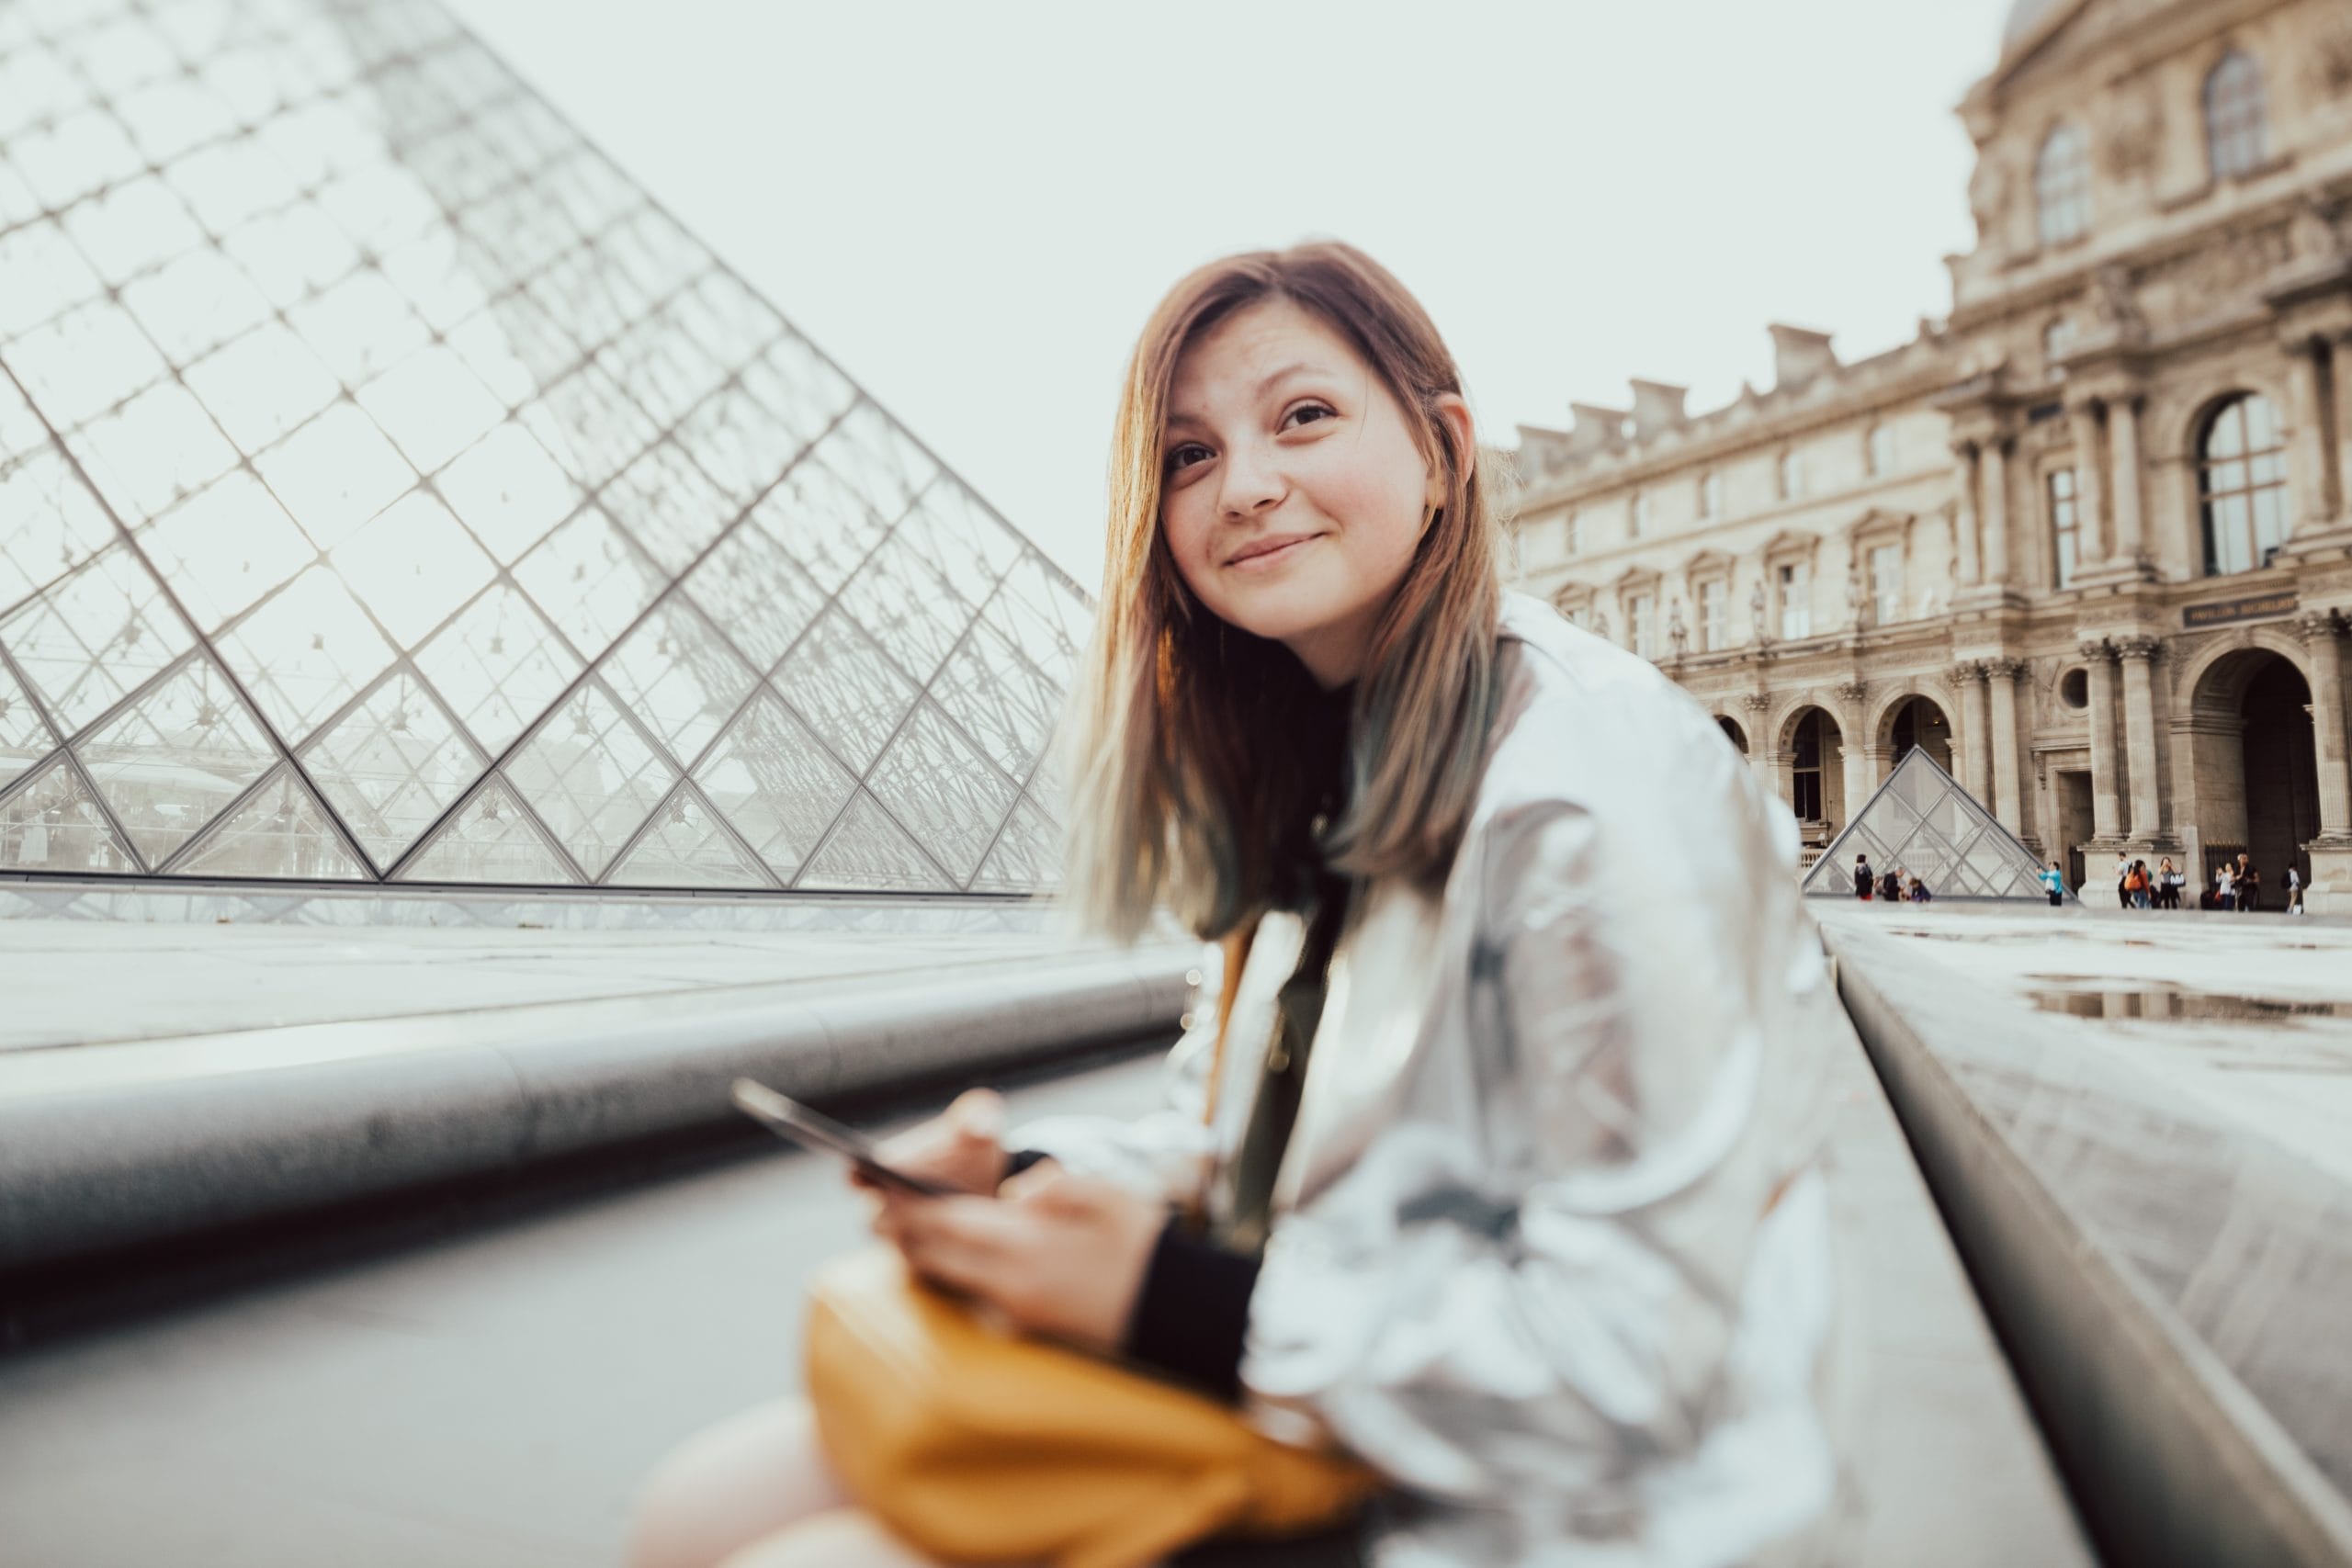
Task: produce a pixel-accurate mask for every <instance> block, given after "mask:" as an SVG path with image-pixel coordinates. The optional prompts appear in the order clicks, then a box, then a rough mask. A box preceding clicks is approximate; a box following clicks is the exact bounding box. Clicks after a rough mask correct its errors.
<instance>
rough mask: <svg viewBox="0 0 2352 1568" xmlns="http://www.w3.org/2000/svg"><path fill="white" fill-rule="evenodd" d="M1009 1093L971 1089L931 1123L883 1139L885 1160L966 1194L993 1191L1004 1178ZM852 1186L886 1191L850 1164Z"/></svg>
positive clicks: (884, 1161)
mask: <svg viewBox="0 0 2352 1568" xmlns="http://www.w3.org/2000/svg"><path fill="white" fill-rule="evenodd" d="M1003 1139H1004V1097H1003V1096H1002V1095H1001V1094H999V1093H997V1092H996V1091H995V1090H994V1089H966V1090H965V1091H964V1092H963V1093H962V1094H959V1095H957V1096H956V1102H955V1103H954V1104H953V1105H950V1106H949V1107H948V1108H947V1109H946V1110H944V1111H941V1112H940V1113H939V1114H938V1115H936V1116H934V1117H933V1118H932V1119H931V1120H930V1121H928V1122H920V1123H918V1124H916V1125H915V1126H912V1127H910V1128H908V1129H907V1130H906V1131H905V1132H903V1133H899V1134H895V1135H893V1136H891V1137H888V1138H885V1139H883V1140H882V1142H881V1143H880V1144H879V1145H876V1148H877V1150H878V1152H879V1153H880V1154H881V1156H882V1161H883V1163H884V1164H886V1165H888V1166H889V1167H891V1168H893V1169H896V1170H903V1171H905V1172H906V1173H907V1174H908V1175H910V1176H920V1177H924V1178H927V1179H930V1180H933V1181H944V1182H945V1183H946V1184H947V1185H948V1186H950V1187H953V1188H956V1189H957V1190H959V1191H964V1192H994V1191H995V1190H996V1189H997V1183H999V1182H1001V1181H1002V1180H1003V1179H1004V1160H1005V1154H1004V1142H1003ZM849 1181H850V1185H851V1186H853V1187H858V1188H863V1189H864V1190H866V1191H868V1192H878V1191H880V1190H881V1189H880V1188H879V1187H878V1186H876V1184H875V1182H874V1180H873V1179H872V1178H871V1177H868V1176H866V1175H865V1173H864V1172H863V1171H861V1170H859V1169H858V1168H856V1167H855V1166H852V1167H851V1168H850V1175H849Z"/></svg>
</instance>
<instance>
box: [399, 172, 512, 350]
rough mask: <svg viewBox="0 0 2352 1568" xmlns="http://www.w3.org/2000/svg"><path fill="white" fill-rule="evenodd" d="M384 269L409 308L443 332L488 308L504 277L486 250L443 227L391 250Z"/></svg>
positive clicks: (436, 330) (436, 329)
mask: <svg viewBox="0 0 2352 1568" xmlns="http://www.w3.org/2000/svg"><path fill="white" fill-rule="evenodd" d="M458 194H460V195H462V194H463V193H458ZM383 268H384V276H386V277H388V278H390V279H391V282H392V287H393V288H397V289H399V290H400V291H401V297H402V298H403V299H407V301H408V302H409V307H410V309H412V310H415V311H416V312H417V313H418V314H419V315H421V316H423V317H424V320H425V322H426V324H427V325H429V326H431V327H432V328H433V330H434V331H435V332H444V333H446V332H447V331H448V330H449V329H450V328H451V327H454V326H456V325H457V324H458V322H459V321H464V320H466V318H468V317H469V316H471V315H472V314H473V313H474V312H475V311H477V310H481V309H482V308H483V307H485V306H487V305H488V304H489V303H490V300H491V296H492V295H493V294H495V293H496V292H497V291H498V289H499V288H500V287H501V286H502V285H503V283H504V281H505V280H504V278H503V276H500V273H499V269H498V265H497V264H496V263H495V262H494V261H493V260H492V258H491V257H490V256H489V254H487V253H485V252H483V251H481V249H479V248H478V247H477V246H475V245H474V244H473V243H472V242H470V241H469V240H468V239H466V237H465V236H464V235H462V234H459V233H458V231H455V230H453V229H450V228H447V226H440V227H435V228H434V229H431V230H429V231H426V232H424V233H423V234H420V235H418V236H417V237H416V238H415V239H413V240H411V241H410V242H409V243H407V244H405V245H402V246H401V248H400V249H398V250H396V251H394V252H392V253H391V254H390V255H387V256H386V257H385V258H384V260H383Z"/></svg>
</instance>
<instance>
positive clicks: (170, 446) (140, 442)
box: [65, 381, 237, 526]
mask: <svg viewBox="0 0 2352 1568" xmlns="http://www.w3.org/2000/svg"><path fill="white" fill-rule="evenodd" d="M65 445H66V446H67V447H68V448H70V449H71V450H72V452H73V454H74V457H76V458H78V459H79V460H80V462H81V464H82V468H83V470H84V471H85V473H87V474H88V475H89V476H90V481H91V482H92V483H93V484H95V485H96V486H97V487H98V493H99V494H101V495H103V496H105V497H106V499H107V503H108V504H109V505H111V506H112V507H113V508H114V510H115V515H117V516H119V517H120V518H122V519H123V520H124V521H125V522H127V523H130V524H131V525H134V526H136V525H138V524H140V523H142V522H144V521H146V520H147V519H148V518H150V517H153V515H155V513H158V512H161V511H163V510H164V508H165V507H167V506H169V505H171V504H172V503H173V502H175V501H179V500H181V499H183V498H184V497H186V496H188V495H190V494H192V493H194V492H195V491H198V490H201V489H202V488H203V487H204V486H206V485H207V484H209V483H210V482H211V481H212V480H214V479H218V478H220V476H221V475H222V474H224V473H226V472H228V471H229V470H230V469H231V468H234V467H236V464H237V450H236V448H235V447H233V446H230V445H229V443H228V441H227V440H226V438H224V437H223V436H222V435H221V434H220V430H219V429H218V428H217V427H215V426H214V424H213V423H212V421H211V419H210V418H209V417H208V416H207V415H206V413H205V412H204V405H203V404H201V403H199V402H198V401H197V400H196V399H195V398H193V397H191V396H190V395H189V394H188V389H187V388H186V387H183V386H181V385H180V384H179V383H178V382H176V381H165V382H163V383H162V384H160V385H158V386H153V387H150V388H148V389H146V390H145V391H143V392H141V393H140V394H139V395H138V396H137V397H135V398H132V399H131V400H130V401H129V402H127V403H125V404H123V405H122V407H120V408H119V409H117V410H115V411H114V412H111V413H107V414H101V415H100V416H99V417H97V418H96V419H94V420H92V421H91V422H90V423H88V424H85V425H84V426H83V427H82V428H81V429H80V430H78V431H76V432H75V433H74V434H71V435H68V436H67V437H66V438H65Z"/></svg>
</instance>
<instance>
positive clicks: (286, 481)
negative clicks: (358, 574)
mask: <svg viewBox="0 0 2352 1568" xmlns="http://www.w3.org/2000/svg"><path fill="white" fill-rule="evenodd" d="M254 467H255V468H258V469H260V470H261V477H262V478H263V479H266V480H268V481H269V488H270V489H271V490H273V491H277V499H278V500H279V501H281V502H285V503H286V509H287V510H288V512H290V513H293V514H294V521H295V522H297V523H299V524H300V525H302V531H303V532H304V533H306V534H308V535H310V536H311V542H312V543H314V544H316V545H317V546H318V547H319V548H321V549H322V550H331V549H333V548H334V547H336V546H337V545H339V544H341V543H343V541H344V540H345V539H347V538H349V537H350V536H351V535H352V533H353V532H354V531H355V530H356V529H357V528H358V526H359V525H361V524H362V523H365V522H367V521H368V519H369V518H370V517H373V516H375V515H376V513H379V512H381V511H382V510H383V509H384V508H385V507H386V506H387V505H388V504H390V502H391V500H392V498H393V497H395V496H397V495H399V494H401V492H402V491H406V490H408V489H409V488H410V487H411V486H413V485H414V484H415V483H416V471H415V470H414V469H413V468H410V467H409V466H408V464H407V463H406V462H405V461H403V460H402V459H401V455H400V453H398V452H397V451H395V450H393V447H392V444H391V443H390V442H389V441H387V440H385V439H384V436H383V434H382V432H380V431H379V430H378V429H377V428H376V426H375V423H374V422H373V421H371V420H370V419H369V418H368V416H367V415H366V414H364V413H361V412H359V411H358V410H357V409H356V408H355V407H353V406H352V405H351V404H349V403H337V404H335V405H334V407H333V408H331V409H329V410H327V412H324V413H322V414H321V415H320V416H319V417H318V418H316V419H314V420H312V421H311V423H308V424H306V425H304V426H303V427H302V428H301V429H300V430H298V431H296V432H295V433H294V434H292V435H290V436H288V437H287V438H286V441H285V442H284V444H283V445H281V446H277V448H275V449H274V450H271V451H268V452H265V453H263V454H262V455H261V456H260V457H257V458H255V459H254Z"/></svg>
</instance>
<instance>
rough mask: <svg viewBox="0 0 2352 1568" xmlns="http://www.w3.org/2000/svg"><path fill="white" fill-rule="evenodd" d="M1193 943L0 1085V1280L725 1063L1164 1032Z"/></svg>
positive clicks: (328, 1198)
mask: <svg viewBox="0 0 2352 1568" xmlns="http://www.w3.org/2000/svg"><path fill="white" fill-rule="evenodd" d="M1197 956H1198V953H1197V949H1195V948H1193V947H1191V946H1184V947H1180V948H1158V949H1149V950H1144V951H1141V952H1137V953H1101V954H1089V955H1084V956H1073V957H1057V958H1052V959H1046V960H1039V961H1035V962H1033V963H1024V964H1008V965H1002V966H998V967H994V968H974V969H967V970H960V971H949V972H945V973H944V974H938V975H930V976H924V975H910V976H903V977H899V983H897V984H896V985H895V986H894V987H892V988H890V989H887V990H885V989H880V988H876V989H855V988H852V989H845V990H839V991H835V992H833V993H831V994H821V993H819V994H811V992H810V990H809V987H795V988H789V989H786V990H783V991H781V992H780V993H779V994H778V995H776V996H775V997H772V998H764V999H755V998H744V999H742V1000H741V1002H740V1003H735V1002H730V1004H729V1005H728V1006H725V1007H723V1008H716V1009H714V1008H707V1007H706V1008H691V1007H681V1008H680V1009H679V1010H678V1016H676V1017H674V1018H669V1019H665V1020H663V1021H661V1022H659V1023H658V1024H649V1023H648V1022H645V1021H642V1020H641V1019H639V1018H632V1019H630V1021H628V1022H626V1023H623V1024H619V1025H605V1026H604V1027H598V1026H597V1025H596V1024H594V1022H590V1023H588V1024H586V1025H585V1026H582V1025H581V1024H580V1023H579V1022H578V1021H577V1018H578V1010H571V1016H570V1018H569V1019H568V1021H567V1022H566V1024H565V1026H564V1027H563V1028H562V1029H561V1031H560V1032H550V1031H549V1030H548V1025H547V1023H546V1021H545V1020H539V1021H536V1026H535V1021H534V1019H533V1018H532V1017H531V1013H530V1010H514V1011H506V1012H497V1013H487V1014H484V1015H481V1017H480V1019H479V1021H469V1025H468V1027H469V1029H471V1030H473V1031H474V1032H475V1037H474V1038H470V1039H462V1040H453V1041H447V1042H445V1043H436V1044H435V1045H433V1046H431V1047H428V1048H424V1049H419V1050H413V1051H399V1052H390V1053H386V1052H380V1051H371V1052H368V1053H365V1054H361V1055H352V1056H346V1057H343V1058H340V1059H320V1060H311V1061H307V1062H303V1063H300V1064H299V1065H290V1066H277V1067H270V1068H266V1069H262V1070H256V1071H244V1072H228V1073H204V1074H200V1075H192V1076H187V1077H163V1078H151V1079H147V1080H144V1081H138V1082H132V1083H127V1084H123V1085H119V1086H116V1087H112V1088H107V1089H75V1090H69V1091H64V1092H55V1093H36V1094H28V1095H19V1096H15V1097H11V1098H6V1099H0V1275H5V1274H6V1273H8V1272H11V1271H17V1270H23V1269H31V1268H36V1267H42V1266H48V1265H53V1264H58V1263H62V1262H67V1261H70V1260H76V1259H83V1258H91V1257H94V1256H96V1255H98V1254H102V1253H107V1252H115V1251H119V1250H122V1249H125V1248H129V1247H136V1246H138V1245H140V1244H141V1243H146V1242H153V1241H157V1240H161V1239H163V1238H165V1237H173V1236H180V1235H188V1234H191V1233H195V1232H200V1231H204V1230H209V1229H212V1228H215V1227H220V1226H227V1225H232V1224H246V1223H251V1222H255V1221H262V1220H268V1219H276V1218H282V1217H288V1216H291V1215H294V1214H297V1213H303V1212H306V1211H314V1210H321V1209H325V1208H329V1207H332V1206H334V1205H336V1204H340V1203H345V1202H349V1201H356V1200H360V1199H367V1198H376V1197H382V1196H385V1195H388V1194H391V1193H395V1192H398V1191H401V1190H406V1189H413V1188H421V1187H427V1186H431V1185H434V1184H437V1183H443V1182H449V1181H455V1180H461V1179H479V1178H482V1177H493V1176H497V1175H499V1174H501V1173H506V1172H513V1171H518V1170H521V1169H523V1168H526V1167H528V1166H531V1165H534V1164H536V1163H540V1162H545V1161H550V1160H554V1159H558V1158H562V1157H565V1156H578V1155H582V1154H585V1153H590V1152H593V1151H594V1150H596V1149H599V1148H604V1147H611V1146H616V1145H626V1144H629V1143H633V1142H637V1141H640V1140H645V1139H650V1138H655V1137H660V1136H662V1135H664V1134H678V1133H683V1132H687V1131H691V1130H692V1129H694V1128H696V1127H700V1126H712V1125H717V1124H720V1123H726V1122H733V1121H736V1120H738V1119H740V1114H741V1113H740V1112H738V1111H735V1110H734V1109H733V1108H732V1107H731V1105H729V1101H728V1099H727V1085H728V1083H729V1080H730V1079H732V1078H733V1077H736V1076H737V1075H739V1074H749V1075H752V1076H753V1077H759V1078H761V1079H763V1080H764V1081H766V1082H769V1083H772V1084H774V1085H775V1086H776V1087H777V1088H778V1089H783V1090H784V1091H786V1093H789V1094H792V1095H795V1096H797V1097H799V1098H803V1099H808V1100H816V1101H820V1102H821V1101H824V1100H829V1099H838V1098H840V1097H842V1096H845V1095H852V1094H858V1093H864V1092H870V1091H873V1090H876V1089H884V1088H888V1087H891V1086H893V1085H896V1084H899V1083H913V1082H916V1081H920V1080H926V1079H935V1078H942V1077H952V1076H957V1075H964V1074H973V1075H978V1074H981V1073H985V1072H988V1071H991V1070H997V1069H1001V1068H1004V1067H1008V1066H1019V1065H1026V1064H1030V1063H1036V1062H1043V1061H1047V1060H1051V1059H1053V1058H1055V1057H1057V1056H1061V1055H1069V1054H1072V1053H1076V1052H1080V1051H1085V1050H1089V1049H1092V1048H1096V1047H1100V1046H1103V1045H1108V1044H1114V1043H1120V1042H1124V1041H1129V1040H1141V1039H1145V1038H1148V1037H1150V1036H1154V1035H1163V1036H1172V1035H1173V1034H1174V1032H1175V1026H1176V1018H1177V1015H1178V1013H1179V1012H1180V1011H1182V1008H1183V1005H1184V1001H1185V998H1186V995H1187V987H1186V984H1185V978H1184V971H1185V969H1186V967H1187V966H1188V965H1189V964H1192V963H1193V962H1194V961H1195V960H1196V959H1197ZM368 1027H369V1028H370V1029H373V1030H377V1031H378V1032H380V1027H381V1026H380V1025H372V1024H371V1025H369V1026H368ZM445 1032H446V1026H445ZM141 1048H142V1049H146V1048H148V1047H146V1046H142V1047H141ZM80 1049H87V1050H94V1051H97V1050H107V1049H109V1047H105V1046H91V1047H82V1048H80ZM326 1055H328V1056H329V1057H330V1058H332V1053H328V1054H326Z"/></svg>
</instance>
